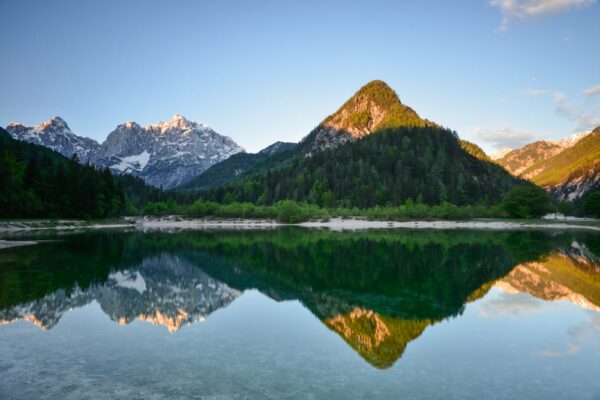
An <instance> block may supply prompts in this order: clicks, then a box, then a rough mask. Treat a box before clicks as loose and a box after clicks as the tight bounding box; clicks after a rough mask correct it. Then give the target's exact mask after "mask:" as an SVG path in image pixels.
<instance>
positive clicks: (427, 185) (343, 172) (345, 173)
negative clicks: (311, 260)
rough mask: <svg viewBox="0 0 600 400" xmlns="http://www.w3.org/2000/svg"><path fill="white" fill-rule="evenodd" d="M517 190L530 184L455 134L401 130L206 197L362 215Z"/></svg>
mask: <svg viewBox="0 0 600 400" xmlns="http://www.w3.org/2000/svg"><path fill="white" fill-rule="evenodd" d="M518 183H523V182H522V181H521V182H520V181H519V180H518V179H517V178H514V177H512V176H511V175H510V174H509V173H508V172H506V171H505V170H504V169H502V168H501V167H500V166H498V165H495V164H492V163H489V162H485V161H482V160H479V159H478V158H476V157H474V156H472V155H471V154H469V153H468V152H466V151H465V150H463V149H462V148H461V146H460V143H459V141H458V139H457V137H456V135H455V134H454V133H453V132H451V131H448V130H446V129H442V128H438V127H433V126H431V127H422V128H417V127H412V128H411V127H399V128H388V129H384V130H381V131H378V132H377V133H376V134H372V135H369V136H368V137H365V138H364V139H361V140H358V141H355V142H352V143H346V144H344V145H341V146H339V147H338V148H336V149H331V150H324V151H321V152H318V153H316V154H313V155H312V156H310V157H295V158H294V159H293V160H292V161H291V162H290V163H289V164H288V165H285V166H283V167H280V168H277V169H274V170H269V171H267V173H265V174H260V175H255V176H251V177H249V178H247V179H246V180H244V181H243V182H240V183H235V184H231V185H229V186H226V187H223V188H218V189H214V190H212V191H209V192H207V193H206V196H207V197H208V198H210V199H213V200H217V201H225V202H227V201H231V200H238V201H251V202H257V203H259V204H272V203H274V202H277V201H279V200H283V199H293V200H297V201H308V202H311V203H316V204H319V205H321V206H327V207H332V206H344V207H360V208H365V207H372V206H375V205H398V204H403V203H404V202H406V201H409V199H412V200H413V201H416V202H418V203H421V202H422V203H425V204H439V203H441V202H444V201H447V202H450V203H453V204H456V205H464V204H494V203H498V202H500V200H501V198H502V196H503V195H504V194H505V192H506V191H507V190H508V189H509V188H511V187H512V186H514V185H516V184H518Z"/></svg>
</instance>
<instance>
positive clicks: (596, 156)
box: [496, 127, 600, 201]
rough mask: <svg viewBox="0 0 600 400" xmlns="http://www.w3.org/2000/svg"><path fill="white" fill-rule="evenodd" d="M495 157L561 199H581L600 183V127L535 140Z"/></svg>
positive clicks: (504, 165)
mask: <svg viewBox="0 0 600 400" xmlns="http://www.w3.org/2000/svg"><path fill="white" fill-rule="evenodd" d="M496 161H497V162H498V163H499V164H500V165H502V166H503V167H504V168H506V170H507V171H509V172H511V173H512V174H514V175H515V176H520V177H522V178H525V179H528V180H530V181H532V182H533V183H535V184H537V185H539V186H542V187H544V188H545V189H546V190H548V191H550V192H551V193H552V194H553V195H554V196H555V197H556V198H557V199H559V200H563V201H575V200H579V199H581V198H582V197H583V196H585V195H586V194H587V193H589V192H591V191H593V190H596V189H597V188H598V187H599V186H600V127H598V128H596V129H595V130H593V131H591V132H580V133H577V134H574V135H571V136H568V137H566V138H565V139H562V140H559V141H547V140H541V141H537V142H533V143H530V144H527V145H525V146H523V147H521V148H519V149H515V150H512V151H510V152H508V153H506V154H505V155H504V156H503V157H501V158H499V159H497V160H496Z"/></svg>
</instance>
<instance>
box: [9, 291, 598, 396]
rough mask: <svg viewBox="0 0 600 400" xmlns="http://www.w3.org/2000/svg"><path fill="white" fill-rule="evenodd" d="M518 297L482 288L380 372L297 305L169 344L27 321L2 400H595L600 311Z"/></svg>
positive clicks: (231, 312) (162, 334) (167, 339)
mask: <svg viewBox="0 0 600 400" xmlns="http://www.w3.org/2000/svg"><path fill="white" fill-rule="evenodd" d="M527 296H529V295H526V294H507V293H505V292H503V291H501V290H499V289H496V288H493V289H492V290H491V291H490V292H489V293H488V294H487V295H486V296H485V297H484V298H483V299H480V300H478V301H477V302H475V303H472V304H470V305H467V308H466V310H465V312H464V314H463V315H462V316H460V317H458V318H451V319H448V320H445V321H443V322H441V323H438V324H436V325H433V326H430V327H429V328H427V329H426V331H425V332H424V334H423V335H421V336H420V337H419V338H417V339H416V340H414V341H412V342H410V343H409V344H408V347H407V349H406V352H405V353H404V355H403V357H402V358H401V359H400V360H399V361H398V362H397V363H396V364H395V365H394V366H393V367H391V368H389V369H386V370H379V369H376V368H373V367H372V366H370V365H369V364H367V363H366V362H365V361H364V360H362V359H361V358H360V357H359V356H358V355H357V354H356V353H355V352H354V351H353V349H352V348H350V347H349V346H347V345H346V344H345V343H344V341H342V340H341V339H340V338H339V337H338V336H337V335H336V334H335V333H334V332H332V331H330V330H328V329H327V328H326V327H325V326H324V325H323V324H322V323H321V321H319V320H318V319H317V318H315V317H314V316H313V315H312V314H311V313H310V312H309V311H308V310H307V309H306V308H305V307H303V306H302V305H301V304H300V303H299V302H297V301H285V302H275V301H273V300H272V299H269V298H267V297H266V296H264V295H262V294H260V293H259V292H257V291H253V290H251V291H246V292H245V293H244V294H243V295H242V296H241V297H239V298H237V299H236V300H235V301H234V302H233V303H232V304H230V305H229V306H227V307H226V308H223V309H220V310H217V311H216V312H214V313H213V314H211V315H210V316H209V317H208V318H207V319H206V320H205V321H204V322H202V323H197V324H191V325H189V326H184V327H182V329H180V330H179V331H177V332H175V333H168V332H167V330H165V329H164V328H160V327H156V326H153V325H151V324H148V323H146V322H143V321H133V322H131V323H130V324H128V325H125V326H121V325H119V324H116V323H115V322H114V321H111V320H110V319H109V318H108V316H107V315H106V314H105V313H104V312H103V311H102V310H101V309H100V307H99V305H98V303H96V302H93V303H92V304H90V305H87V306H84V307H83V308H79V309H74V310H72V311H69V312H67V313H66V314H65V315H64V316H63V318H62V319H61V320H60V322H59V323H58V324H57V325H56V326H55V327H54V328H53V329H51V330H48V331H43V330H40V329H39V328H37V327H35V326H33V325H32V324H29V323H27V322H17V323H14V324H12V325H6V326H2V327H0V335H1V336H2V341H1V342H0V351H1V352H2V354H3V357H2V359H1V361H0V369H1V370H2V371H3V374H2V381H3V382H2V384H1V386H0V387H2V391H3V393H4V394H5V395H7V396H4V398H11V393H19V394H20V395H19V396H15V397H14V398H28V397H29V398H36V397H38V395H39V394H40V391H43V393H44V396H43V397H46V398H86V397H89V398H95V399H102V398H116V397H120V398H132V397H136V396H138V397H140V398H178V397H181V398H187V397H189V396H192V395H199V394H203V395H206V396H208V398H211V397H210V396H217V398H234V399H235V398H307V397H309V398H327V399H329V398H345V399H348V398H357V399H359V398H365V397H370V398H398V397H403V396H412V395H414V394H415V393H419V394H420V395H419V396H418V397H423V398H452V397H455V398H474V399H475V398H489V397H490V396H496V397H498V398H510V397H518V398H545V399H551V398H568V397H570V394H572V393H581V394H582V395H584V396H582V398H593V396H594V395H598V394H599V393H600V383H598V380H597V379H596V378H597V376H598V375H597V374H598V372H599V369H598V365H600V355H599V351H600V342H599V341H598V337H600V336H599V335H598V334H599V331H600V323H599V321H600V314H598V313H595V312H592V311H586V310H582V309H580V308H578V307H577V306H575V305H572V304H569V303H562V302H561V303H558V302H556V303H552V302H545V301H542V300H537V299H534V298H532V297H531V296H529V297H531V298H530V299H527ZM531 304H534V305H535V307H531ZM490 310H492V311H490ZM523 310H525V311H526V312H524V311H523ZM573 347H576V348H577V350H578V351H576V352H569V349H571V348H573ZM544 352H545V353H544ZM550 352H554V353H556V354H568V355H569V357H547V355H549V354H550ZM27 383H29V384H27ZM218 396H222V397H218Z"/></svg>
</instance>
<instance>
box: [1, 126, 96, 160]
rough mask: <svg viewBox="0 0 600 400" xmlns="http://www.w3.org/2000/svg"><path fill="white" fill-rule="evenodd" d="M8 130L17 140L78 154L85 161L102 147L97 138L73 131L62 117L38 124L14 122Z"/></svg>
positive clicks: (64, 152)
mask: <svg viewBox="0 0 600 400" xmlns="http://www.w3.org/2000/svg"><path fill="white" fill-rule="evenodd" d="M6 130H7V131H8V133H10V135H11V136H12V137H13V138H15V139H17V140H22V141H24V142H30V143H35V144H39V145H42V146H45V147H48V148H50V149H52V150H54V151H56V152H58V153H60V154H62V155H63V156H65V157H72V156H73V154H77V157H79V159H80V160H81V162H83V163H86V162H88V161H90V158H91V157H92V155H93V154H94V153H95V152H96V151H97V150H98V149H99V148H100V144H99V143H98V142H96V141H95V140H93V139H90V138H86V137H82V136H78V135H76V134H74V133H73V132H71V129H70V128H69V126H68V125H67V123H66V122H65V121H64V120H63V119H62V118H60V117H54V118H52V119H49V120H48V121H46V122H43V123H41V124H39V125H36V126H26V125H23V124H20V123H17V122H12V123H11V124H9V125H8V126H7V127H6Z"/></svg>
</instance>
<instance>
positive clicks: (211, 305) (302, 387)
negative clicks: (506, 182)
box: [0, 229, 600, 399]
mask: <svg viewBox="0 0 600 400" xmlns="http://www.w3.org/2000/svg"><path fill="white" fill-rule="evenodd" d="M29 237H31V236H29ZM34 237H35V238H36V239H46V240H48V241H45V242H42V243H40V244H38V245H34V246H27V247H20V248H12V249H6V250H1V251H0V355H1V356H0V398H1V399H365V398H369V399H392V398H393V399H395V398H414V399H449V398H456V399H496V398H497V399H600V234H593V233H585V232H541V231H532V232H485V231H445V232H440V231H402V230H396V231H369V232H333V233H332V232H328V231H321V230H303V229H277V230H265V231H208V232H198V231H195V232H190V231H187V232H175V233H160V232H155V233H152V232H150V233H141V232H135V231H134V232H125V231H111V232H89V233H79V234H64V235H58V234H48V233H46V234H43V236H40V235H37V236H34ZM24 238H26V237H24V236H22V237H19V239H24Z"/></svg>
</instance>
